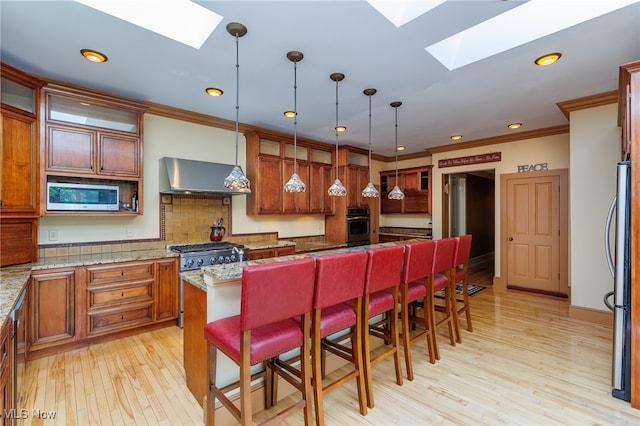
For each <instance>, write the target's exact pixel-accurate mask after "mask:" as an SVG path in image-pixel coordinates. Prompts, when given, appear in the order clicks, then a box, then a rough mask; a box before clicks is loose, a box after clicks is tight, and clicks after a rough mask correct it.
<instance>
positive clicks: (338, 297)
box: [311, 251, 367, 426]
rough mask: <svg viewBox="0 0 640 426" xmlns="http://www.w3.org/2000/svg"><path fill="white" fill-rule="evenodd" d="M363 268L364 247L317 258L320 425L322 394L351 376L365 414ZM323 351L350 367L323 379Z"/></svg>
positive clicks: (314, 335)
mask: <svg viewBox="0 0 640 426" xmlns="http://www.w3.org/2000/svg"><path fill="white" fill-rule="evenodd" d="M366 269H367V253H366V252H364V251H359V252H350V253H341V254H330V255H321V256H318V257H317V258H316V276H315V290H314V297H313V313H312V332H311V340H312V344H311V345H312V351H311V361H312V365H313V379H312V382H313V391H314V402H315V406H316V424H317V425H320V426H321V425H324V394H325V393H326V392H329V391H331V390H333V389H335V388H337V387H338V386H341V385H343V384H345V383H347V382H348V381H350V380H351V379H355V380H356V390H357V393H358V405H359V408H360V414H362V415H366V414H367V405H366V391H365V382H364V367H363V364H362V296H363V291H364V279H365V275H366ZM338 332H342V333H340V334H338ZM347 341H350V344H349V343H348V342H347ZM326 351H329V352H331V353H333V354H335V355H337V356H339V357H341V358H343V359H345V360H347V361H348V362H349V363H351V365H352V369H351V370H349V371H347V372H346V373H345V374H344V375H342V376H340V377H334V376H331V381H328V380H323V379H325V378H324V363H325V358H324V357H325V354H326ZM327 382H328V383H327Z"/></svg>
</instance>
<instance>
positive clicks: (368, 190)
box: [362, 89, 380, 198]
mask: <svg viewBox="0 0 640 426" xmlns="http://www.w3.org/2000/svg"><path fill="white" fill-rule="evenodd" d="M376 92H377V90H376V89H364V91H363V92H362V93H364V94H365V95H367V97H369V183H368V184H367V186H365V187H364V189H363V190H362V196H363V197H364V198H378V197H379V196H380V192H379V191H378V190H377V189H376V187H375V186H373V182H371V96H373V95H375V94H376Z"/></svg>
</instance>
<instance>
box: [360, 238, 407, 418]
mask: <svg viewBox="0 0 640 426" xmlns="http://www.w3.org/2000/svg"><path fill="white" fill-rule="evenodd" d="M367 255H368V262H367V276H366V280H365V283H364V299H363V302H362V306H363V308H362V327H363V330H362V339H363V355H364V372H365V375H364V376H365V381H366V390H367V406H368V407H369V408H373V406H374V400H373V380H372V377H371V367H372V366H374V365H375V364H377V363H379V362H380V361H382V360H384V359H386V358H388V357H389V356H391V355H393V359H394V367H395V370H396V383H397V384H398V385H399V386H402V368H401V367H400V342H399V341H400V338H399V334H398V288H399V286H400V280H401V273H402V261H403V256H404V248H403V247H402V246H392V247H383V248H378V249H372V250H367ZM378 315H383V318H382V319H380V320H377V321H376V322H374V323H370V319H371V318H373V317H376V316H378ZM370 335H371V336H374V337H378V338H380V339H382V340H384V343H385V345H386V348H385V350H384V351H383V352H379V353H377V354H376V356H375V357H374V358H371V348H370V341H369V336H370Z"/></svg>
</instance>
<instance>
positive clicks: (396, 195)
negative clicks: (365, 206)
mask: <svg viewBox="0 0 640 426" xmlns="http://www.w3.org/2000/svg"><path fill="white" fill-rule="evenodd" d="M390 105H391V106H392V107H393V109H394V110H395V111H396V186H394V187H393V189H392V190H391V192H389V195H388V197H389V199H390V200H402V199H403V198H404V193H403V192H402V190H401V189H400V187H399V186H398V107H399V106H400V105H402V102H398V101H396V102H391V104H390Z"/></svg>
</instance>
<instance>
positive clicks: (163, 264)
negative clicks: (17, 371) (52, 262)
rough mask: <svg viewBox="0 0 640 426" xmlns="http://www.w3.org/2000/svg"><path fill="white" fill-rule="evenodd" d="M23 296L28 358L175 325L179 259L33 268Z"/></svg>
mask: <svg viewBox="0 0 640 426" xmlns="http://www.w3.org/2000/svg"><path fill="white" fill-rule="evenodd" d="M27 297H28V300H29V303H28V311H29V314H28V326H27V328H28V333H27V347H26V354H27V358H34V357H38V356H44V355H49V354H51V353H55V352H59V351H61V350H65V349H67V348H74V347H78V346H82V345H86V344H87V343H88V342H89V341H91V340H94V339H101V340H102V339H104V338H113V337H115V336H118V335H121V334H130V333H131V332H132V331H133V332H135V330H136V329H138V328H143V327H147V326H148V327H154V326H161V325H162V324H167V325H168V324H171V323H174V324H175V320H176V319H177V318H178V259H177V258H166V259H151V260H144V261H133V262H118V263H109V264H99V265H90V266H79V267H76V268H60V269H48V270H42V271H34V272H33V273H32V274H31V281H30V287H29V289H28V296H27Z"/></svg>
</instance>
